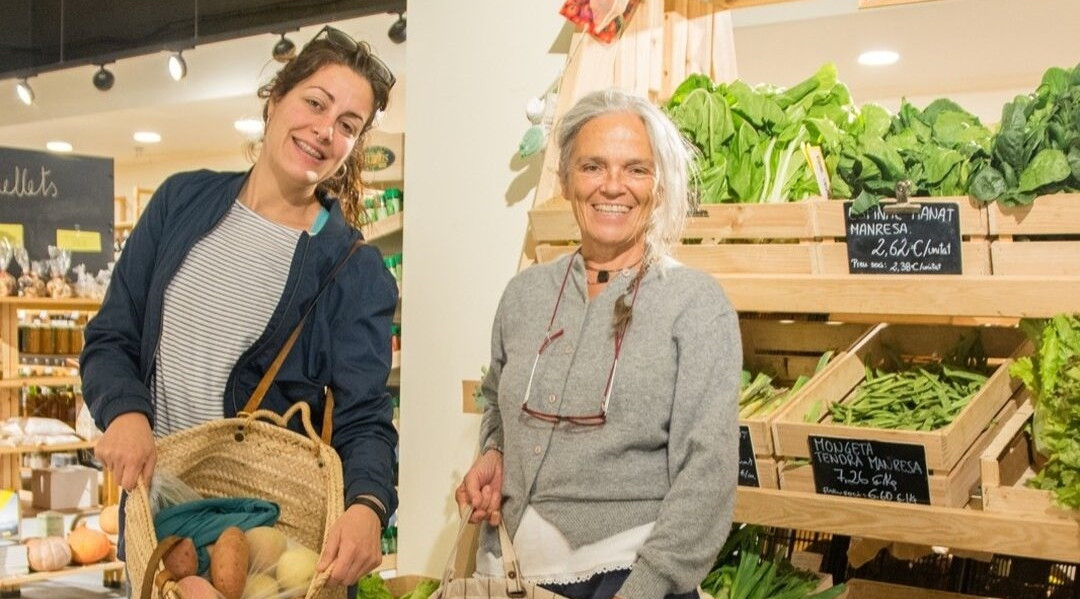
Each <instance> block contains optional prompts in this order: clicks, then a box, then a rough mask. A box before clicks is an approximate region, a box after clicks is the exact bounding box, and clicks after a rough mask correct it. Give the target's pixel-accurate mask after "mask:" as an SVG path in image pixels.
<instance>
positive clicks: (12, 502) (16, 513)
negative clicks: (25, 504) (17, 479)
mask: <svg viewBox="0 0 1080 599" xmlns="http://www.w3.org/2000/svg"><path fill="white" fill-rule="evenodd" d="M21 524H22V506H21V505H20V504H19V493H18V491H17V490H12V489H0V538H4V539H7V538H11V537H15V538H18V536H19V526H20V525H21Z"/></svg>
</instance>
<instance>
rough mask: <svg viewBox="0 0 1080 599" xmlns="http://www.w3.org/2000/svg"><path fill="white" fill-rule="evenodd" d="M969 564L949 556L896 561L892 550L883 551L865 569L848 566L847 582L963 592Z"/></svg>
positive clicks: (934, 555)
mask: <svg viewBox="0 0 1080 599" xmlns="http://www.w3.org/2000/svg"><path fill="white" fill-rule="evenodd" d="M967 561H968V560H965V559H959V558H956V557H953V556H951V555H947V554H945V555H939V554H932V555H927V556H923V557H920V558H918V559H914V560H903V559H898V558H895V557H893V556H892V554H890V553H889V552H888V550H884V549H883V550H881V551H879V552H878V554H877V555H876V556H874V558H873V559H871V560H870V561H868V562H866V563H865V564H863V565H862V566H861V567H858V568H852V567H850V566H848V568H847V571H846V576H844V578H843V580H848V579H851V578H862V579H864V580H873V581H876V582H889V583H893V584H902V585H905V586H911V587H918V588H922V589H933V590H937V591H952V592H961V591H962V590H963V587H964V580H965V568H966V567H967V564H966V562H967Z"/></svg>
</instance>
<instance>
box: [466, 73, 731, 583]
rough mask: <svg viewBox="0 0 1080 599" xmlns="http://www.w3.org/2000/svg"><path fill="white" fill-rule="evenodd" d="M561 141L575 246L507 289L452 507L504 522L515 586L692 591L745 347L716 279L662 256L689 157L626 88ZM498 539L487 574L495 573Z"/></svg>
mask: <svg viewBox="0 0 1080 599" xmlns="http://www.w3.org/2000/svg"><path fill="white" fill-rule="evenodd" d="M558 144H559V151H560V163H559V177H560V181H561V184H562V190H563V195H564V196H565V197H566V199H567V200H569V201H570V204H571V206H572V208H573V212H574V217H575V218H576V220H577V223H578V226H579V227H580V229H581V247H580V248H578V249H577V250H576V251H575V252H573V253H571V254H568V255H566V256H563V257H562V258H560V259H558V260H556V261H554V262H551V263H547V264H541V265H537V266H533V267H531V268H528V269H526V270H524V271H523V272H521V273H520V274H518V275H517V276H515V277H514V278H513V279H512V280H511V281H510V283H509V284H508V285H507V287H506V290H505V292H504V293H503V297H502V300H501V302H500V304H499V308H498V313H497V315H496V317H495V323H494V326H493V331H492V340H491V365H490V367H489V368H488V371H487V376H486V377H485V379H484V381H483V388H482V390H483V393H484V396H485V397H486V398H487V399H488V401H487V404H486V409H485V413H484V418H483V423H482V425H481V430H480V457H479V458H478V459H477V460H476V462H475V463H474V464H473V466H472V468H470V470H469V472H468V473H467V474H466V475H465V479H464V481H463V482H462V483H461V485H460V486H459V487H458V489H457V501H458V503H459V505H460V506H461V507H462V508H463V509H465V508H469V507H471V508H472V509H473V512H472V518H473V520H474V521H486V522H487V523H488V524H498V523H499V522H500V521H501V522H504V523H505V524H506V526H507V529H508V531H509V533H510V535H511V537H512V538H513V540H514V546H515V548H516V550H517V554H518V557H519V560H520V566H521V574H522V576H523V577H524V579H526V580H528V581H531V582H535V583H538V584H540V585H541V586H543V587H545V588H548V589H550V590H552V591H554V592H556V593H559V594H561V595H563V596H565V597H569V598H571V599H610V598H611V597H621V598H624V599H661V598H663V597H680V598H683V597H695V596H696V588H697V585H698V583H699V582H700V581H701V579H702V578H703V577H704V575H705V574H706V573H707V572H708V569H709V567H710V566H711V565H712V563H713V560H714V558H715V557H716V554H717V552H718V551H719V549H720V547H721V545H723V542H724V539H725V538H726V535H727V532H728V530H729V529H730V525H731V514H732V509H733V506H734V499H735V489H736V484H737V467H738V450H737V439H738V430H737V411H738V410H737V404H738V399H737V396H738V390H739V374H740V364H741V349H740V340H739V331H738V320H737V315H736V313H735V311H734V310H733V309H732V307H731V305H730V304H729V302H728V300H727V298H726V296H725V295H724V292H723V291H722V290H721V288H720V286H719V285H718V284H717V282H716V280H715V279H713V278H712V277H711V276H709V275H708V274H706V273H703V272H700V271H697V270H693V269H690V268H688V267H686V266H684V265H682V264H680V263H679V262H678V261H676V260H675V259H674V258H672V257H671V255H670V247H671V245H672V244H673V243H675V242H677V241H678V240H679V238H680V235H681V233H682V228H683V224H684V222H685V220H686V214H687V212H688V211H689V210H690V208H691V204H692V203H691V202H690V200H689V197H690V194H689V191H688V182H689V179H690V163H691V162H690V158H691V151H690V150H689V149H688V146H687V144H686V142H685V141H684V140H683V138H682V136H681V135H680V134H679V132H678V130H677V129H676V128H675V127H674V125H672V123H671V121H670V120H668V119H667V117H666V116H665V115H664V114H663V113H662V112H661V111H660V110H659V109H657V108H656V107H655V106H653V105H651V104H649V102H648V101H646V100H644V99H643V98H640V97H637V96H634V95H632V94H629V93H626V92H622V91H618V90H605V91H599V92H594V93H591V94H589V95H587V96H585V97H584V98H582V99H581V100H580V101H578V102H577V103H576V104H575V105H574V106H573V107H572V108H571V109H570V111H569V112H567V114H566V115H565V116H564V117H563V119H562V121H561V122H560V124H559V128H558ZM492 533H493V531H492V530H491V529H490V528H485V530H484V534H483V539H482V541H483V542H482V543H481V546H480V549H479V552H478V555H477V573H478V575H481V576H500V575H501V572H502V566H501V564H500V561H499V559H498V558H497V557H496V554H497V553H498V544H497V537H496V536H495V535H494V534H492Z"/></svg>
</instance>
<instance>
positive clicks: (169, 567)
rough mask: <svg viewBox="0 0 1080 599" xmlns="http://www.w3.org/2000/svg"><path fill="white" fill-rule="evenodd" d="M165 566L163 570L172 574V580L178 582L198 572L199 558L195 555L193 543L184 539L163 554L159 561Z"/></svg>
mask: <svg viewBox="0 0 1080 599" xmlns="http://www.w3.org/2000/svg"><path fill="white" fill-rule="evenodd" d="M161 561H162V562H163V563H164V564H165V570H166V571H168V572H169V574H172V576H173V578H174V579H176V580H180V579H181V578H187V577H188V576H193V575H195V574H196V573H197V572H198V570H199V558H198V556H196V555H195V543H193V542H192V541H191V539H189V538H187V537H185V538H183V539H181V540H180V542H179V543H177V544H176V545H173V548H172V549H170V550H169V552H168V553H166V554H165V557H164V559H162V560H161Z"/></svg>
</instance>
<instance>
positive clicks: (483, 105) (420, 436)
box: [398, 0, 565, 575]
mask: <svg viewBox="0 0 1080 599" xmlns="http://www.w3.org/2000/svg"><path fill="white" fill-rule="evenodd" d="M557 8H558V7H557V3H556V4H552V3H550V2H535V1H529V2H509V3H494V4H493V3H491V2H481V1H479V0H461V1H456V2H442V1H430V0H415V1H413V2H410V3H409V15H408V16H409V39H410V42H411V45H409V47H408V49H407V53H408V54H407V61H408V68H409V72H410V73H412V74H413V77H411V78H410V81H409V88H408V90H407V91H406V98H405V99H406V114H407V115H408V119H407V121H406V134H405V136H406V145H407V153H408V157H407V160H406V162H405V236H404V240H405V241H404V255H405V260H404V284H403V290H402V302H403V314H402V352H403V355H402V388H401V393H402V396H401V426H402V431H401V470H400V495H401V506H400V508H399V510H398V518H399V528H398V531H399V532H398V534H399V541H398V549H399V555H398V571H399V572H400V573H404V574H428V575H436V574H441V571H442V568H443V567H444V566H445V559H446V556H447V552H448V551H449V549H450V544H451V542H452V540H453V539H452V536H453V534H454V533H455V532H456V526H457V523H458V519H457V512H456V508H455V507H454V505H453V501H452V493H453V489H454V487H455V486H456V485H457V484H458V482H459V481H460V478H461V476H462V475H463V474H464V473H465V471H466V470H467V468H468V466H469V465H470V464H471V462H472V460H473V458H474V457H475V451H476V444H477V430H478V425H479V418H480V417H479V416H478V415H473V414H463V413H462V408H461V381H462V379H475V378H478V377H479V375H480V367H481V366H482V365H485V364H487V361H488V353H489V339H490V331H491V321H492V318H493V317H494V314H495V308H496V306H497V304H498V301H499V297H500V295H501V293H502V289H503V287H504V286H505V285H506V282H507V281H508V280H509V279H510V277H512V276H513V275H514V273H515V272H516V269H517V261H518V256H519V253H520V251H521V247H522V242H523V239H524V233H525V228H526V223H527V219H528V209H529V207H530V206H531V204H532V195H531V193H530V192H531V184H532V183H535V177H534V174H535V173H536V171H537V170H538V169H539V163H538V162H536V161H531V162H526V161H521V160H517V159H515V158H514V156H515V151H516V149H517V144H518V141H519V140H520V138H521V135H522V134H523V133H524V132H525V130H526V128H527V127H528V125H529V123H528V121H527V120H526V119H525V113H524V106H525V102H526V100H527V99H528V98H530V97H531V96H534V95H537V94H541V93H542V92H543V91H544V90H545V89H546V88H547V87H548V85H549V84H550V83H551V82H552V81H553V80H554V78H555V76H556V75H557V74H558V72H559V69H560V68H561V67H562V65H563V63H564V61H565V55H564V54H560V53H557V52H556V51H553V49H552V48H553V45H554V46H559V44H557V43H556V42H557V40H558V39H559V36H560V33H561V32H562V31H563V24H564V23H565V19H563V18H562V17H561V16H559V15H558V14H557ZM412 40H423V43H415V42H413V41H412ZM508 190H509V191H508ZM508 196H509V197H508Z"/></svg>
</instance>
